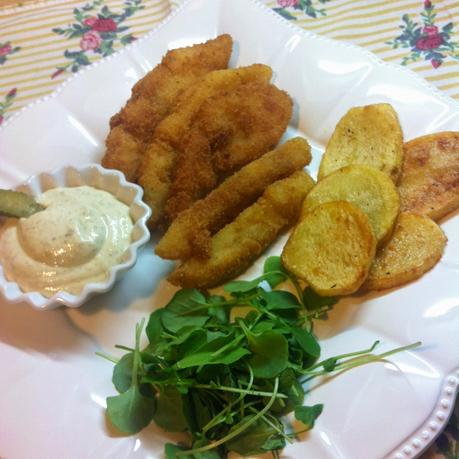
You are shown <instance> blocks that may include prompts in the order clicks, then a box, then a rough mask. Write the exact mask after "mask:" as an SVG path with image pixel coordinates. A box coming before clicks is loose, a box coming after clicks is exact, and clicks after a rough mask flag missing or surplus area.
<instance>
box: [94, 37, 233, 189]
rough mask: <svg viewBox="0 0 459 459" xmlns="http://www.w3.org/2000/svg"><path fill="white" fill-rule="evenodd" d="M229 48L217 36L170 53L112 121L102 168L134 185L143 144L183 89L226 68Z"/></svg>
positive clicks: (137, 86)
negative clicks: (212, 72) (119, 175)
mask: <svg viewBox="0 0 459 459" xmlns="http://www.w3.org/2000/svg"><path fill="white" fill-rule="evenodd" d="M232 46H233V40H232V38H231V37H230V36H229V35H220V36H219V37H217V38H216V39H214V40H209V41H207V42H205V43H203V44H198V45H194V46H191V47H187V48H178V49H174V50H171V51H169V52H168V53H167V54H166V55H165V56H164V58H163V59H162V61H161V63H160V64H159V65H157V66H156V67H155V68H154V69H153V70H151V71H150V72H148V73H147V74H146V75H145V76H144V77H143V78H142V79H141V80H140V81H138V82H137V83H136V84H135V85H134V87H133V89H132V96H131V98H130V99H129V100H128V101H127V103H126V105H125V106H124V107H123V108H122V109H121V110H120V112H119V113H117V114H116V115H114V116H113V117H112V118H111V120H110V127H111V131H110V133H109V134H108V137H107V139H106V146H107V150H106V153H105V156H104V157H103V158H102V165H103V166H105V167H109V168H115V169H118V170H120V171H122V172H124V174H125V175H126V178H127V179H128V180H130V181H134V180H135V178H136V171H137V168H138V165H139V161H140V157H141V155H142V151H143V149H144V148H145V143H147V142H149V141H150V139H151V137H152V134H153V131H154V129H155V127H156V125H157V124H158V123H159V122H160V121H161V120H162V119H163V118H164V117H165V116H167V115H168V114H169V113H170V112H171V110H172V109H173V108H174V106H175V104H176V102H177V97H178V96H179V95H180V94H181V93H182V92H183V91H184V90H185V89H186V88H188V87H189V86H190V85H192V84H194V83H195V82H196V81H198V80H199V79H200V78H201V77H202V76H203V75H205V74H206V73H208V72H211V71H213V70H218V69H224V68H226V67H227V66H228V61H229V58H230V56H231V51H232Z"/></svg>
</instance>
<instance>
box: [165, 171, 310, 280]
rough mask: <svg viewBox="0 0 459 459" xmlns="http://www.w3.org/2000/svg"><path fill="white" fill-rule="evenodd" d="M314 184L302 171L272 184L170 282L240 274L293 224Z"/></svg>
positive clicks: (228, 276)
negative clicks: (205, 254) (207, 252)
mask: <svg viewBox="0 0 459 459" xmlns="http://www.w3.org/2000/svg"><path fill="white" fill-rule="evenodd" d="M313 186H314V181H313V180H312V178H311V177H309V175H308V174H307V173H306V172H304V171H298V172H295V173H294V174H293V175H291V176H290V177H288V178H285V179H283V180H279V181H277V182H275V183H273V184H271V185H270V186H268V188H266V191H265V192H264V193H263V195H262V196H261V197H260V198H259V199H258V201H257V202H256V203H255V204H253V205H251V206H250V207H248V208H247V209H245V210H244V211H243V212H242V213H241V214H240V215H239V216H238V217H237V218H236V219H235V220H234V221H233V222H232V223H230V224H229V225H227V226H225V227H224V228H223V229H221V230H220V231H219V232H218V233H217V234H216V235H215V236H214V237H213V238H212V248H211V256H210V258H207V259H202V258H197V257H193V258H190V259H188V260H186V261H185V262H184V263H183V264H182V265H181V266H179V267H178V268H176V269H175V271H173V272H172V274H171V275H170V276H169V281H170V282H172V283H173V284H175V285H179V286H181V287H185V288H191V287H195V288H210V287H215V286H217V285H219V284H222V283H223V282H225V281H227V280H228V279H231V278H233V277H235V276H237V275H238V274H240V273H242V272H243V271H244V270H245V269H247V268H248V267H249V266H250V264H251V263H252V262H253V261H254V260H255V259H256V258H257V257H258V256H259V255H260V254H261V253H262V252H263V251H264V250H265V249H266V248H267V247H268V246H269V245H270V244H271V243H272V242H273V241H274V240H275V239H276V237H277V236H278V235H279V233H281V232H282V231H284V230H286V229H287V228H289V227H291V226H293V225H294V224H295V223H296V221H297V220H298V217H299V215H300V211H301V205H302V203H303V200H304V198H305V196H306V194H307V193H308V192H309V190H310V189H311V188H312V187H313Z"/></svg>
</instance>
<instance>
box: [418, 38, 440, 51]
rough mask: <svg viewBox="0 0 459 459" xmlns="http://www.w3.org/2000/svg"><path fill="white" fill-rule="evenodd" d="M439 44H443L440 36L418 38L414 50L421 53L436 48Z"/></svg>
mask: <svg viewBox="0 0 459 459" xmlns="http://www.w3.org/2000/svg"><path fill="white" fill-rule="evenodd" d="M441 44H443V38H442V37H441V36H440V35H431V36H428V37H424V38H419V40H417V41H416V48H417V49H420V50H421V51H427V50H429V49H435V48H438V47H439V46H440V45H441Z"/></svg>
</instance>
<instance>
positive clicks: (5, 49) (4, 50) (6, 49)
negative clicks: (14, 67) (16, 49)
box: [0, 43, 13, 56]
mask: <svg viewBox="0 0 459 459" xmlns="http://www.w3.org/2000/svg"><path fill="white" fill-rule="evenodd" d="M11 51H13V47H12V46H11V45H10V44H9V43H7V44H6V45H4V46H2V47H1V48H0V56H7V55H8V54H10V53H11Z"/></svg>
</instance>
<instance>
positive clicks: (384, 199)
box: [303, 165, 400, 244]
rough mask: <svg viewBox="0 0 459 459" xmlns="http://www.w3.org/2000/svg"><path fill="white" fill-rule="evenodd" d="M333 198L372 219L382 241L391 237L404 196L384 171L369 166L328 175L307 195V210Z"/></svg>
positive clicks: (372, 223)
mask: <svg viewBox="0 0 459 459" xmlns="http://www.w3.org/2000/svg"><path fill="white" fill-rule="evenodd" d="M330 201H348V202H351V203H352V204H355V205H356V206H357V207H359V208H360V209H361V210H363V211H364V212H365V213H366V214H367V216H368V218H369V219H370V223H371V226H372V228H373V231H374V233H375V236H376V239H377V240H378V244H381V243H383V242H384V241H386V240H387V239H389V237H390V235H391V233H392V229H393V227H394V224H395V220H396V218H397V215H398V212H399V209H400V199H399V196H398V192H397V188H396V187H395V185H394V184H393V182H392V181H391V180H390V178H389V177H388V176H387V175H386V174H384V173H383V172H380V171H378V170H377V169H374V168H373V167H369V166H362V165H355V166H348V167H345V168H343V169H340V170H339V171H336V172H334V173H333V174H331V175H329V176H327V177H325V178H324V179H323V180H321V181H320V182H318V183H317V185H316V186H315V187H314V188H313V189H312V190H311V192H310V193H309V194H308V195H307V197H306V199H305V201H304V204H303V212H307V211H309V210H310V209H311V208H313V207H315V206H317V205H319V204H322V203H324V202H330Z"/></svg>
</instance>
